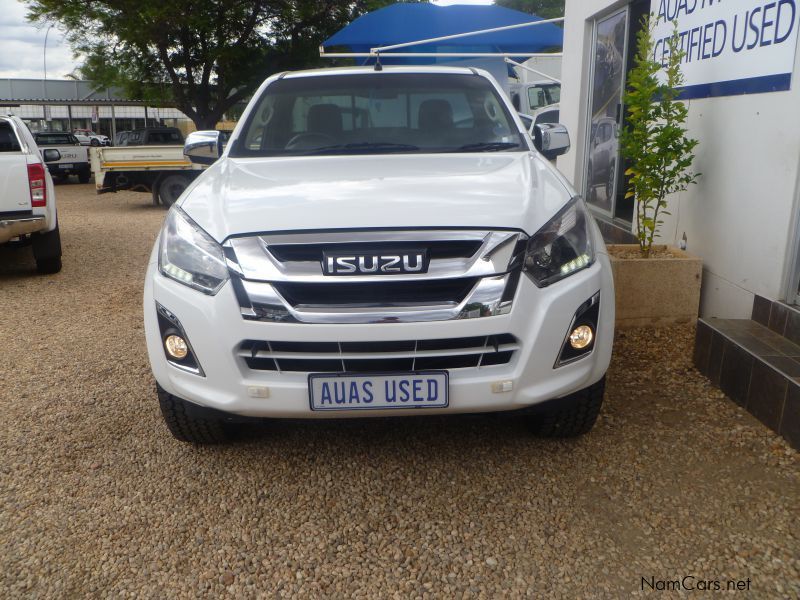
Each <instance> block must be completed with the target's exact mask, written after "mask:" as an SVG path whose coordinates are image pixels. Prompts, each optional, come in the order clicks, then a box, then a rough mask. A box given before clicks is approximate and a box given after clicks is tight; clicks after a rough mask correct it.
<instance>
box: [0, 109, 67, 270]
mask: <svg viewBox="0 0 800 600" xmlns="http://www.w3.org/2000/svg"><path fill="white" fill-rule="evenodd" d="M60 158H61V154H60V153H59V151H58V150H56V149H52V148H51V149H46V150H42V151H40V150H39V148H38V147H37V146H36V142H35V140H34V139H33V135H32V134H31V132H30V131H29V130H28V128H27V127H26V126H25V124H24V123H23V122H22V121H21V120H20V119H19V118H18V117H14V116H0V244H6V243H9V242H15V243H21V244H30V245H31V246H32V247H33V256H34V258H35V259H36V269H37V270H38V271H39V272H40V273H57V272H58V271H60V270H61V237H60V235H59V231H58V217H57V214H56V195H55V190H54V189H53V180H52V178H51V177H50V173H49V172H48V170H47V166H46V164H45V163H46V162H54V161H58V160H59V159H60Z"/></svg>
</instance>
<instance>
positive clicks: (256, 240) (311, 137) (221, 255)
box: [144, 67, 614, 443]
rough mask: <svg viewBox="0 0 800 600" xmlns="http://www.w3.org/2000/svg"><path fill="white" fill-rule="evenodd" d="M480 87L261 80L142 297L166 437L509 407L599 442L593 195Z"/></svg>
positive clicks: (370, 76)
mask: <svg viewBox="0 0 800 600" xmlns="http://www.w3.org/2000/svg"><path fill="white" fill-rule="evenodd" d="M568 147H569V141H568V136H567V135H566V130H565V129H564V128H563V127H561V126H559V125H555V124H541V125H537V126H536V127H535V128H534V137H533V138H531V137H530V136H529V135H528V134H527V132H526V131H525V129H524V127H523V125H522V122H521V121H520V119H519V117H518V115H517V114H516V113H514V111H513V107H512V106H511V104H510V102H509V100H508V99H507V98H506V97H505V96H504V94H503V93H502V91H501V88H500V87H499V86H498V84H497V83H496V82H495V81H494V80H493V79H492V77H491V76H490V75H489V74H488V73H486V72H484V71H480V70H476V69H470V68H449V67H448V68H445V67H394V68H393V67H386V68H384V69H383V70H374V69H372V68H371V67H359V68H348V69H329V70H316V71H304V72H297V73H283V74H280V75H275V76H272V77H270V78H269V79H267V80H266V81H265V82H264V83H263V85H262V86H261V88H260V89H259V90H258V92H257V93H256V94H255V95H254V97H253V99H252V101H251V102H250V104H249V105H248V107H247V109H246V110H245V112H244V114H243V116H242V119H241V121H240V123H239V125H238V126H237V128H236V130H235V131H234V132H233V134H232V136H231V139H230V140H229V141H228V143H227V145H226V146H225V147H224V148H223V146H222V144H221V141H220V139H219V134H218V133H217V132H198V133H195V134H192V135H191V136H190V137H189V139H187V142H186V146H185V153H186V155H187V156H188V157H189V158H190V159H191V160H192V161H194V162H197V163H206V164H208V163H211V166H210V167H209V168H208V169H207V170H206V171H205V172H203V173H202V174H201V175H200V176H199V177H198V178H197V179H196V180H195V181H194V182H193V183H192V184H191V185H190V186H189V187H188V188H187V189H186V191H185V192H184V193H183V194H182V195H181V197H180V198H179V200H178V201H177V202H176V204H175V205H174V206H173V207H172V208H171V210H170V212H169V213H168V215H167V218H166V221H165V224H164V227H163V229H162V231H161V233H160V236H159V238H158V240H157V242H156V244H155V247H154V248H153V252H152V255H151V258H150V262H149V267H148V271H147V276H146V283H145V292H144V320H145V333H146V338H147V350H148V354H149V358H150V363H151V366H152V370H153V374H154V376H155V379H156V381H157V393H158V398H159V401H160V406H161V410H162V413H163V416H164V419H165V421H166V424H167V426H168V427H169V429H170V431H171V432H172V434H173V435H174V436H175V437H176V438H178V439H180V440H184V441H189V442H194V443H209V442H219V441H222V440H225V439H227V437H228V436H229V435H231V433H233V432H234V431H235V426H236V423H237V422H240V421H243V420H248V419H250V418H265V417H269V418H281V417H286V418H342V417H370V416H398V415H422V414H444V413H478V412H489V411H519V413H520V415H524V417H525V419H527V420H528V422H529V423H530V425H531V427H532V429H533V431H534V432H535V433H538V434H540V435H545V436H574V435H579V434H582V433H585V432H587V431H589V430H590V429H591V427H592V426H593V424H594V422H595V419H596V418H597V415H598V413H599V411H600V405H601V403H602V399H603V391H604V382H605V373H606V369H607V367H608V364H609V360H610V357H611V346H612V341H613V331H614V291H613V282H612V277H611V269H610V265H609V260H608V256H607V255H606V250H605V247H604V245H603V241H602V238H601V236H600V234H599V231H598V230H597V227H596V225H595V223H594V220H593V219H592V218H591V216H590V215H589V214H588V212H587V209H586V207H585V206H584V203H583V200H581V198H580V197H578V196H576V194H575V192H574V191H573V189H572V188H571V187H570V185H569V184H568V183H567V181H565V179H564V178H563V177H562V176H561V175H560V174H559V173H558V172H557V171H556V170H555V168H554V167H553V166H552V165H551V164H550V162H549V160H548V159H552V158H553V157H554V156H556V155H558V154H560V153H563V152H565V151H566V150H567V149H568Z"/></svg>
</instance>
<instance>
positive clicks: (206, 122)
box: [192, 113, 220, 131]
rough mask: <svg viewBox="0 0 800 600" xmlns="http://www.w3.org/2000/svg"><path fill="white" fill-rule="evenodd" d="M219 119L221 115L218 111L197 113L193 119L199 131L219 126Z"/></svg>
mask: <svg viewBox="0 0 800 600" xmlns="http://www.w3.org/2000/svg"><path fill="white" fill-rule="evenodd" d="M219 119H220V117H219V115H217V114H216V113H211V114H208V113H206V114H197V115H196V116H195V117H194V118H193V119H192V121H194V126H195V127H197V130H198V131H210V130H212V129H216V128H217V123H218V122H219Z"/></svg>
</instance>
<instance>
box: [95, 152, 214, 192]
mask: <svg viewBox="0 0 800 600" xmlns="http://www.w3.org/2000/svg"><path fill="white" fill-rule="evenodd" d="M90 154H91V164H92V173H93V174H94V181H95V187H96V188H97V193H98V194H104V193H106V192H117V191H120V190H131V191H134V192H150V193H151V194H152V197H153V203H154V204H158V203H159V202H160V203H161V204H163V205H164V206H167V207H169V206H172V204H173V203H174V202H175V201H176V200H177V199H178V197H179V196H180V195H181V194H182V193H183V190H185V189H186V187H187V186H188V185H189V184H190V183H191V182H192V181H194V179H195V178H196V177H197V176H198V175H199V174H200V172H201V171H202V169H203V167H201V166H199V165H193V164H192V163H191V162H189V160H187V159H186V158H185V157H184V156H183V146H118V147H117V146H111V147H94V148H91V150H90Z"/></svg>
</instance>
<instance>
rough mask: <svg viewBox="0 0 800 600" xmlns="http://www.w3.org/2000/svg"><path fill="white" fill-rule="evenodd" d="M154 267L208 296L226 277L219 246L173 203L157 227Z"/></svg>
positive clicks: (226, 269) (225, 267)
mask: <svg viewBox="0 0 800 600" xmlns="http://www.w3.org/2000/svg"><path fill="white" fill-rule="evenodd" d="M158 268H159V270H160V271H161V273H162V274H163V275H165V276H166V277H169V278H170V279H174V280H175V281H178V282H180V283H182V284H184V285H188V286H189V287H192V288H194V289H196V290H199V291H201V292H203V293H205V294H210V295H212V296H213V295H214V294H216V293H217V292H218V291H219V289H220V288H221V287H222V285H223V284H224V283H225V282H226V281H227V280H228V267H227V266H226V265H225V255H224V254H223V251H222V246H220V245H219V244H218V243H217V242H216V241H215V240H214V239H213V238H212V237H211V236H209V235H208V234H207V233H206V232H205V231H203V230H202V229H200V226H199V225H197V223H195V222H194V221H192V220H191V219H190V218H189V216H188V215H187V214H186V213H185V212H183V211H182V210H181V209H180V208H178V207H177V206H173V207H172V208H171V209H170V211H169V213H168V214H167V219H166V221H165V223H164V228H163V229H162V230H161V248H160V249H159V253H158Z"/></svg>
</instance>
